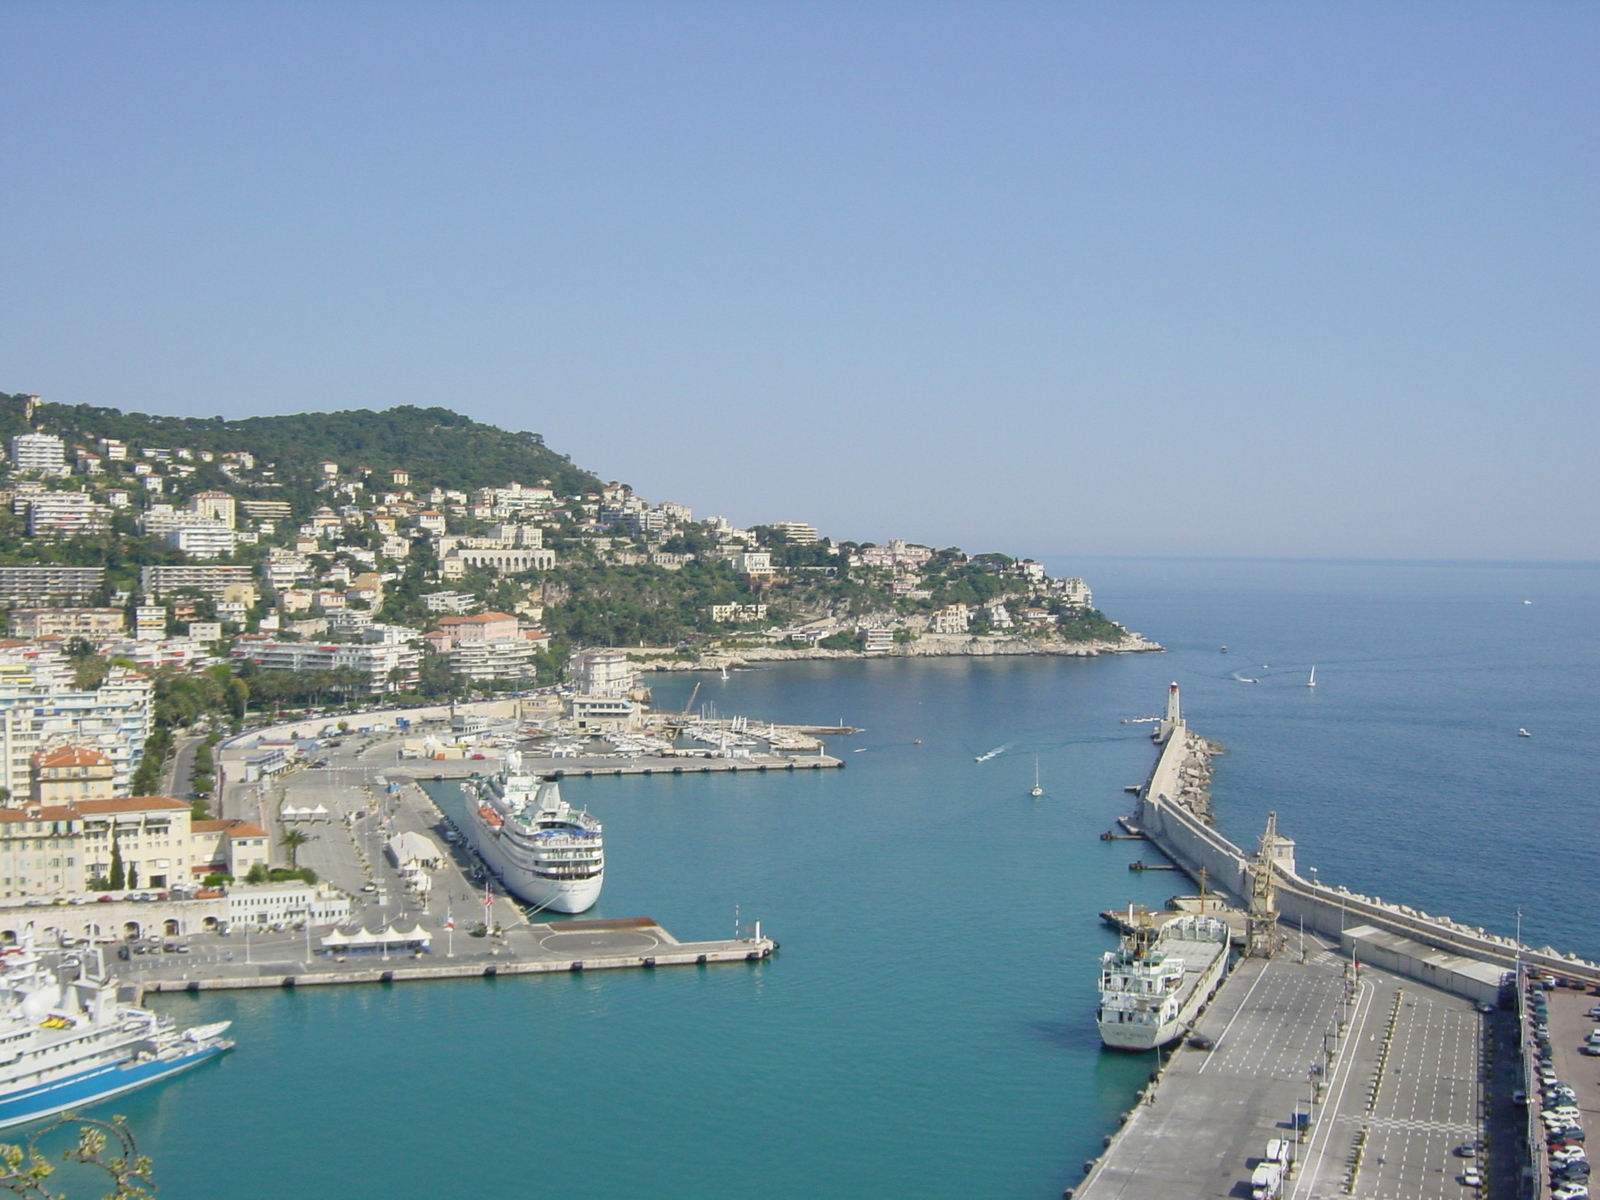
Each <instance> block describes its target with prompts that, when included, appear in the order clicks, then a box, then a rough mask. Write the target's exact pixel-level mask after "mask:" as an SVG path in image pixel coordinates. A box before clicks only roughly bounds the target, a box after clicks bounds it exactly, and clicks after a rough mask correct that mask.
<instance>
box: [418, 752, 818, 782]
mask: <svg viewBox="0 0 1600 1200" xmlns="http://www.w3.org/2000/svg"><path fill="white" fill-rule="evenodd" d="M843 766H844V760H843V759H841V758H834V757H833V756H832V755H831V754H806V755H789V754H752V755H750V756H749V757H748V758H684V757H674V758H667V757H664V756H646V755H640V756H638V757H629V758H618V757H616V756H614V755H603V754H593V755H563V756H561V757H559V758H540V757H538V756H536V755H534V754H531V753H524V754H523V756H522V767H523V770H524V771H526V772H527V773H528V774H530V775H561V776H574V777H579V778H583V779H604V778H607V777H610V776H617V777H621V776H623V775H726V774H730V773H735V772H741V771H757V772H762V773H765V772H769V771H771V772H777V771H823V770H831V769H837V768H840V767H843ZM402 767H403V772H404V774H406V775H409V776H411V777H412V778H414V779H429V780H437V779H466V778H467V777H469V776H472V775H483V774H486V773H487V772H489V771H493V770H497V769H498V768H499V762H498V760H495V761H489V760H474V759H470V758H440V759H407V760H405V762H404V764H403V765H402ZM389 773H390V774H396V772H394V771H390V772H389Z"/></svg>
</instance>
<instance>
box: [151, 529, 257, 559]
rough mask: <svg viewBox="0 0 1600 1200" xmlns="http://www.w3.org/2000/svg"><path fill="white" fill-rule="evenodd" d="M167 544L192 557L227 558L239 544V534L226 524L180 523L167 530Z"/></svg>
mask: <svg viewBox="0 0 1600 1200" xmlns="http://www.w3.org/2000/svg"><path fill="white" fill-rule="evenodd" d="M167 545H169V546H173V547H175V548H177V549H179V550H182V551H183V552H184V553H185V554H187V555H188V556H189V557H190V558H226V557H227V556H228V555H230V554H232V553H233V552H234V550H235V549H237V548H238V545H239V535H238V533H237V532H235V531H234V530H232V529H229V528H228V527H227V526H226V525H214V524H209V523H208V524H205V525H198V524H196V525H180V526H178V528H176V529H171V530H168V531H167Z"/></svg>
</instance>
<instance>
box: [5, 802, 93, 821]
mask: <svg viewBox="0 0 1600 1200" xmlns="http://www.w3.org/2000/svg"><path fill="white" fill-rule="evenodd" d="M77 819H78V812H77V810H76V809H74V808H70V807H68V806H67V805H64V804H46V805H27V806H24V807H22V808H0V821H75V820H77Z"/></svg>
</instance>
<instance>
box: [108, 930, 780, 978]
mask: <svg viewBox="0 0 1600 1200" xmlns="http://www.w3.org/2000/svg"><path fill="white" fill-rule="evenodd" d="M418 928H420V927H418ZM375 932H377V933H378V936H377V937H375V938H373V939H371V943H372V944H373V945H375V946H378V947H384V946H389V945H397V944H398V945H417V944H418V943H419V942H422V943H425V944H426V945H427V946H428V952H422V951H420V950H412V951H409V952H407V951H404V950H401V951H396V952H394V953H390V952H389V951H388V950H387V949H372V950H368V951H367V952H365V953H361V954H352V953H334V952H332V951H330V950H328V949H327V948H325V947H324V946H323V945H322V943H323V942H324V941H326V940H327V935H322V936H321V937H318V936H316V935H311V936H309V937H306V938H305V939H303V942H302V939H300V938H298V937H295V936H294V935H292V934H291V935H289V936H287V937H280V938H278V939H276V940H274V941H270V942H263V941H262V940H261V939H257V942H256V950H255V955H256V961H254V962H241V961H240V959H241V958H243V957H244V951H243V950H242V949H239V950H230V952H229V954H228V958H227V960H226V961H222V960H219V958H218V957H217V955H216V954H214V953H209V954H206V956H205V961H195V962H185V963H182V964H173V965H170V966H168V965H165V964H163V966H162V967H161V968H160V969H159V970H155V971H150V972H148V973H143V974H142V975H141V977H140V979H139V982H140V983H141V984H142V985H143V988H144V992H145V994H146V995H148V994H150V993H152V992H209V991H228V990H233V989H238V988H295V987H317V986H324V985H329V984H340V983H404V982H409V981H414V980H429V979H496V978H499V977H500V976H502V975H549V974H558V973H568V974H578V973H581V972H584V971H613V970H619V969H623V968H635V969H646V970H648V969H653V968H659V967H678V966H701V967H704V966H709V965H711V964H714V963H734V962H743V963H752V962H760V961H762V960H763V959H766V958H770V957H771V956H772V954H773V952H774V951H775V950H776V949H777V948H778V944H777V942H775V941H773V940H772V939H771V938H767V937H762V936H761V935H760V933H759V932H758V933H756V934H755V935H754V936H751V937H743V938H735V939H730V940H728V941H716V942H680V941H678V939H677V938H675V937H673V936H672V935H671V934H670V933H668V932H667V931H666V930H665V929H663V928H662V927H661V926H660V925H659V924H657V923H656V922H655V921H654V920H652V919H650V918H648V917H635V918H623V919H614V920H595V921H563V922H560V923H552V924H536V925H523V926H520V927H517V928H513V929H508V930H505V931H504V932H503V933H500V934H498V935H495V936H484V937H473V936H469V935H468V934H466V933H463V932H456V931H439V930H431V931H426V932H423V933H422V934H420V935H419V934H418V930H417V929H412V930H407V931H405V932H404V933H398V934H396V935H395V936H393V937H392V938H389V939H386V938H385V937H384V936H383V931H375ZM445 933H448V934H449V936H448V937H445V936H443V935H444V934H445ZM235 940H237V939H235ZM302 944H304V945H305V946H306V947H307V949H308V951H309V953H305V954H301V953H299V951H300V946H301V945H302ZM446 944H448V946H449V947H450V948H449V949H448V950H447V949H446ZM207 949H210V947H207Z"/></svg>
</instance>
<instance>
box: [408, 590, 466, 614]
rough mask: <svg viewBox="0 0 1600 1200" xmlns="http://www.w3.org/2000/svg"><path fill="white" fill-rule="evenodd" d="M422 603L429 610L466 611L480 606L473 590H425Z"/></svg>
mask: <svg viewBox="0 0 1600 1200" xmlns="http://www.w3.org/2000/svg"><path fill="white" fill-rule="evenodd" d="M422 603H423V605H424V606H426V608H427V610H428V611H429V612H447V613H465V612H471V611H472V610H473V609H474V608H476V607H477V606H478V598H477V597H476V596H474V595H473V594H472V593H471V592H425V593H424V594H423V597H422Z"/></svg>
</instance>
